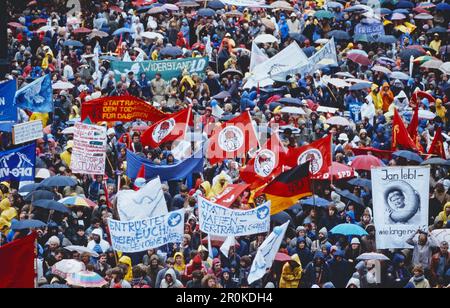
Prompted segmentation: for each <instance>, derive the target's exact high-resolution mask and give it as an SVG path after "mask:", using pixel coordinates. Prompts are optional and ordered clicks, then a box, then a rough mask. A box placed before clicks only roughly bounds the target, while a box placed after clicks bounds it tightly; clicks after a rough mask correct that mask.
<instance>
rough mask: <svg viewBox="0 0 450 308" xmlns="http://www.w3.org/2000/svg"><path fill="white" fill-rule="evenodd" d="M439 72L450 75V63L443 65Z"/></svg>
mask: <svg viewBox="0 0 450 308" xmlns="http://www.w3.org/2000/svg"><path fill="white" fill-rule="evenodd" d="M439 70H440V71H441V72H443V73H444V74H447V75H450V62H445V63H444V64H442V65H441V67H440V68H439Z"/></svg>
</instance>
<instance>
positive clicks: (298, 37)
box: [289, 32, 307, 44]
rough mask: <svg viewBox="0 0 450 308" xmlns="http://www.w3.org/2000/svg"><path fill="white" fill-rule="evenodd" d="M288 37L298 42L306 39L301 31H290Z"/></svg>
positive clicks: (300, 42)
mask: <svg viewBox="0 0 450 308" xmlns="http://www.w3.org/2000/svg"><path fill="white" fill-rule="evenodd" d="M289 37H290V38H291V39H293V40H294V41H296V42H297V43H299V44H302V43H303V42H304V41H306V40H307V38H306V36H304V35H303V34H301V33H295V32H291V33H289Z"/></svg>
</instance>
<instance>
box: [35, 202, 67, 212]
mask: <svg viewBox="0 0 450 308" xmlns="http://www.w3.org/2000/svg"><path fill="white" fill-rule="evenodd" d="M33 206H35V207H40V208H43V209H47V210H53V211H56V212H61V213H67V214H70V210H69V209H68V208H67V207H66V206H65V205H64V204H62V203H59V202H57V201H54V200H37V201H35V202H33Z"/></svg>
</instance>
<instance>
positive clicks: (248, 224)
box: [199, 197, 270, 236]
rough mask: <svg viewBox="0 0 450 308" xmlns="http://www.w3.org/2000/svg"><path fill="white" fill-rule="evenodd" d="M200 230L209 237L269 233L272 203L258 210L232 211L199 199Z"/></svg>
mask: <svg viewBox="0 0 450 308" xmlns="http://www.w3.org/2000/svg"><path fill="white" fill-rule="evenodd" d="M199 221H200V230H201V231H203V232H205V233H208V234H209V235H218V236H244V235H252V234H257V233H264V232H268V231H269V228H270V202H267V203H265V204H263V205H261V206H259V207H258V208H256V209H253V210H247V211H240V210H231V209H228V208H226V207H223V206H220V205H218V204H215V203H213V202H210V201H208V200H206V199H203V198H202V197H199Z"/></svg>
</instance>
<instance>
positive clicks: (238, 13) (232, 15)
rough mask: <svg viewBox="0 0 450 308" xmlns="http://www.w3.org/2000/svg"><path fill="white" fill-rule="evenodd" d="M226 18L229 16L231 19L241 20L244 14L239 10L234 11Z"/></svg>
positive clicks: (226, 14) (228, 13)
mask: <svg viewBox="0 0 450 308" xmlns="http://www.w3.org/2000/svg"><path fill="white" fill-rule="evenodd" d="M225 16H227V17H229V18H233V17H236V18H240V17H242V16H244V14H242V13H241V12H239V11H238V10H233V11H230V12H226V13H225Z"/></svg>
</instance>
